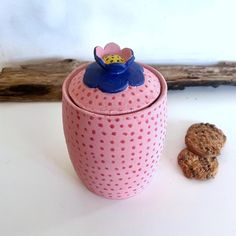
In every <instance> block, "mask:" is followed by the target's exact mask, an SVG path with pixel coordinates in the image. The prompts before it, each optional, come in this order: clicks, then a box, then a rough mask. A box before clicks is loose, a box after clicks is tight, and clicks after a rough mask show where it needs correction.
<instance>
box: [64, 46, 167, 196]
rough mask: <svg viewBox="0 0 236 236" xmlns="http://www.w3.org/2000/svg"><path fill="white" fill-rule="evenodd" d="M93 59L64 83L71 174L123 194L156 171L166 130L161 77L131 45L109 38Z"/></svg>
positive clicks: (101, 191)
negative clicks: (138, 58)
mask: <svg viewBox="0 0 236 236" xmlns="http://www.w3.org/2000/svg"><path fill="white" fill-rule="evenodd" d="M94 56H95V59H96V62H94V63H88V64H84V65H82V66H80V67H79V68H77V69H75V70H74V71H73V72H72V73H71V74H70V75H69V76H68V77H67V78H66V80H65V82H64V84H63V96H62V107H63V125H64V133H65V138H66V143H67V147H68V151H69V155H70V158H71V161H72V163H73V166H74V168H75V171H76V173H77V174H78V176H79V177H80V179H81V180H82V182H83V183H84V184H85V186H86V187H87V188H88V189H89V190H91V191H92V192H94V193H96V194H98V195H101V196H103V197H106V198H110V199H124V198H128V197H131V196H134V195H135V194H137V193H138V192H140V191H142V190H143V189H144V188H145V186H146V185H147V184H148V183H149V182H150V181H151V179H152V177H153V175H154V173H155V172H156V170H157V164H158V160H159V157H160V155H161V152H162V149H163V144H164V140H165V134H166V113H167V111H166V98H167V85H166V81H165V79H164V78H163V76H162V75H161V74H160V73H159V72H158V71H157V70H155V69H153V68H152V67H150V66H147V65H141V64H137V63H135V62H134V55H133V51H132V50H131V49H128V48H125V49H122V50H121V49H120V48H119V46H118V45H116V44H114V43H109V44H107V45H106V46H105V48H104V49H103V48H101V47H96V48H95V50H94Z"/></svg>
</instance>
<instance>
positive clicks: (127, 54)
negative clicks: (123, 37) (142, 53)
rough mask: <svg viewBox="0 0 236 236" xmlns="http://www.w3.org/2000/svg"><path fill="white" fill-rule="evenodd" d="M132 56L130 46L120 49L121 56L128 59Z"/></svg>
mask: <svg viewBox="0 0 236 236" xmlns="http://www.w3.org/2000/svg"><path fill="white" fill-rule="evenodd" d="M132 56H133V52H132V50H131V49H130V48H123V49H122V50H121V57H122V58H124V59H125V61H128V60H129V59H130V58H131V57H132Z"/></svg>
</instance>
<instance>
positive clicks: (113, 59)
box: [103, 54, 125, 64]
mask: <svg viewBox="0 0 236 236" xmlns="http://www.w3.org/2000/svg"><path fill="white" fill-rule="evenodd" d="M103 60H104V62H105V63H106V64H112V63H125V59H124V58H122V57H121V56H120V55H117V54H114V55H107V56H104V57H103Z"/></svg>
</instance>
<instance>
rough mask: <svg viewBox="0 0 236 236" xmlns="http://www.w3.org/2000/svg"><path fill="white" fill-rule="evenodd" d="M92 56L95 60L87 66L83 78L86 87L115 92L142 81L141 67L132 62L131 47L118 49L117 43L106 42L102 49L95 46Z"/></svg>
mask: <svg viewBox="0 0 236 236" xmlns="http://www.w3.org/2000/svg"><path fill="white" fill-rule="evenodd" d="M94 57H95V60H96V62H94V63H92V64H90V65H89V66H88V67H87V69H86V71H85V74H84V78H83V82H84V84H85V85H87V86H88V87H90V88H99V89H100V90H101V91H102V92H106V93H117V92H120V91H123V90H125V89H126V88H127V87H128V86H140V85H142V84H143V83H144V75H143V68H142V66H140V65H139V64H137V63H135V62H134V59H135V58H134V53H133V51H132V49H130V48H124V49H120V47H119V45H117V44H115V43H108V44H107V45H106V46H105V47H104V49H103V48H102V47H100V46H97V47H95V48H94Z"/></svg>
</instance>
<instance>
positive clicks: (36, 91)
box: [0, 59, 236, 101]
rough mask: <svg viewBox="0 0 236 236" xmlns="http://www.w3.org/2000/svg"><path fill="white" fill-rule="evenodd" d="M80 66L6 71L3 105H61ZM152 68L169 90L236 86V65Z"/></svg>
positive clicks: (69, 63) (0, 83) (0, 95)
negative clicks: (63, 90) (64, 86)
mask: <svg viewBox="0 0 236 236" xmlns="http://www.w3.org/2000/svg"><path fill="white" fill-rule="evenodd" d="M81 63H84V62H80V61H77V60H72V59H66V60H60V61H52V62H43V63H38V64H31V65H22V66H18V67H12V68H4V69H3V70H2V72H0V101H58V100H60V99H61V87H62V83H63V81H64V79H65V78H66V76H67V75H68V74H69V73H70V72H71V71H72V70H73V69H74V68H75V67H77V66H78V65H80V64H81ZM152 66H153V67H155V68H157V69H158V70H159V71H160V72H161V73H162V74H163V75H164V76H165V78H166V80H167V83H168V88H169V89H184V88H185V87H187V86H213V87H217V86H219V85H236V63H230V62H227V63H226V62H222V63H218V64H216V65H208V66H192V65H152Z"/></svg>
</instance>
